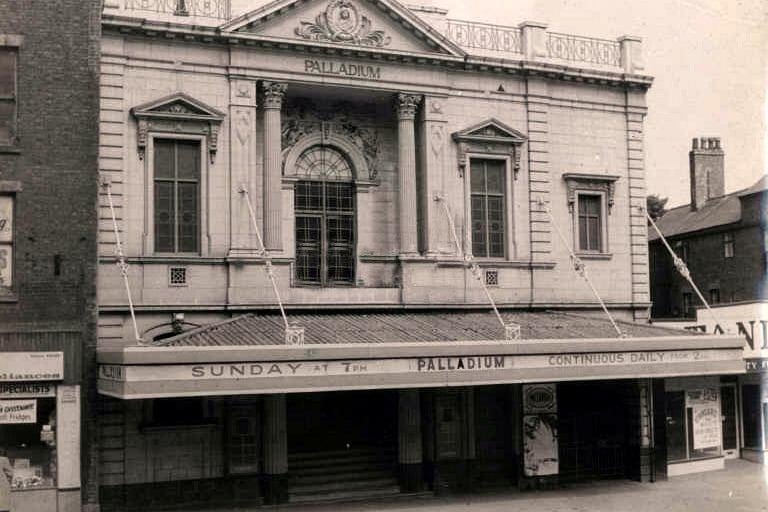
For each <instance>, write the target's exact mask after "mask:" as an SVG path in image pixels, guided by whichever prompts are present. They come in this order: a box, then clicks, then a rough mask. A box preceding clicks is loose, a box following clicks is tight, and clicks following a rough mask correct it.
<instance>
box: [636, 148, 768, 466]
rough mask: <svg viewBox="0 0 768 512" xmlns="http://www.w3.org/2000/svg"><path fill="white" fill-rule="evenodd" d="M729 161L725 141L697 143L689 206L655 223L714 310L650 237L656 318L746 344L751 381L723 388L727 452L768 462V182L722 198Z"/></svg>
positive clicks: (745, 378) (728, 380)
mask: <svg viewBox="0 0 768 512" xmlns="http://www.w3.org/2000/svg"><path fill="white" fill-rule="evenodd" d="M724 160H725V155H724V151H723V148H722V147H721V143H720V139H718V138H704V137H702V138H697V139H693V144H692V149H691V152H690V176H691V178H690V180H691V203H690V204H687V205H684V206H679V207H677V208H672V209H671V210H669V211H668V212H666V213H665V214H664V215H663V216H662V217H661V218H660V219H658V220H657V221H656V224H657V226H658V228H659V230H660V231H661V233H662V234H663V235H664V237H665V238H666V240H667V242H668V243H669V245H670V247H671V248H672V249H673V250H674V251H675V253H676V254H677V255H678V256H679V257H680V258H681V259H682V260H683V261H684V262H685V264H686V267H687V268H688V269H689V271H690V274H691V278H692V280H693V282H694V283H696V286H697V287H698V288H699V290H700V292H701V293H702V295H703V296H704V299H705V300H706V301H707V302H708V303H709V305H710V306H711V308H712V310H711V312H710V311H708V310H707V309H706V308H705V307H704V306H703V305H702V303H701V300H700V299H699V297H698V295H697V294H696V292H695V290H694V289H693V287H692V286H691V285H690V283H689V282H688V281H687V280H686V279H685V278H684V277H683V276H682V275H681V274H680V273H679V272H678V271H677V269H676V268H675V265H674V262H673V260H672V256H671V255H670V254H669V250H668V249H667V248H666V247H665V246H664V244H663V242H662V240H661V238H660V237H659V236H658V233H657V232H656V231H655V230H650V231H649V237H648V239H649V258H650V270H651V300H652V301H653V307H652V318H653V319H654V321H655V322H657V323H658V324H659V325H665V326H671V325H673V323H675V322H677V323H678V324H680V326H684V327H685V328H688V329H693V330H698V331H703V332H709V333H727V334H737V335H739V336H741V337H742V339H743V340H744V359H745V370H746V374H745V375H741V376H738V378H736V377H733V376H728V377H723V378H722V382H721V399H722V406H723V417H724V422H723V449H724V450H725V452H726V453H727V455H728V456H732V457H739V456H741V457H744V458H747V459H750V460H755V461H765V456H764V453H765V451H766V450H767V449H768V446H767V445H766V443H767V442H768V441H766V439H768V435H767V433H768V366H767V365H766V361H768V350H767V349H768V345H766V343H768V336H767V335H766V332H768V331H767V330H768V309H767V308H766V304H765V302H764V301H765V293H766V284H768V282H767V281H766V276H767V275H768V274H767V272H766V269H768V230H767V229H766V226H768V209H766V204H768V179H767V178H765V177H762V178H761V179H759V180H758V181H757V182H756V183H755V184H753V185H752V186H750V187H748V188H746V189H743V190H739V191H737V192H732V193H729V194H725V164H724ZM680 322H683V323H680ZM670 421H675V420H674V419H671V420H670Z"/></svg>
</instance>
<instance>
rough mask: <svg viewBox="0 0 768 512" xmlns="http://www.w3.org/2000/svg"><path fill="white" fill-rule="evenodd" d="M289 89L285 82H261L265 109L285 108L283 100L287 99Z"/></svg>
mask: <svg viewBox="0 0 768 512" xmlns="http://www.w3.org/2000/svg"><path fill="white" fill-rule="evenodd" d="M287 89H288V84H286V83H285V82H270V81H266V80H265V81H263V82H261V94H262V98H263V99H262V103H263V105H264V108H265V109H268V108H273V109H279V108H281V107H282V106H283V99H285V91H286V90H287Z"/></svg>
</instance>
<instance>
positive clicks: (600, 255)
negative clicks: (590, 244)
mask: <svg viewBox="0 0 768 512" xmlns="http://www.w3.org/2000/svg"><path fill="white" fill-rule="evenodd" d="M576 256H578V257H579V258H580V259H582V260H610V259H612V258H613V254H612V253H610V252H577V253H576Z"/></svg>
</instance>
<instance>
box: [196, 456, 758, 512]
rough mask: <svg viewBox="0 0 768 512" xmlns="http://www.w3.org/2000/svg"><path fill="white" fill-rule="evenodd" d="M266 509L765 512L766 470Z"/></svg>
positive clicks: (730, 464) (737, 464) (738, 466)
mask: <svg viewBox="0 0 768 512" xmlns="http://www.w3.org/2000/svg"><path fill="white" fill-rule="evenodd" d="M265 509H267V510H269V509H279V510H281V511H285V512H331V511H333V512H358V511H359V512H370V511H377V512H378V511H382V512H470V511H471V512H502V511H503V512H508V511H517V510H519V511H524V512H624V511H626V512H662V511H663V512H688V511H695V512H710V511H712V512H715V511H716V512H721V511H722V512H768V465H765V466H761V465H759V464H755V463H752V462H748V461H744V460H730V461H726V468H725V469H724V470H720V471H710V472H707V473H697V474H692V475H684V476H677V477H673V478H670V479H669V480H667V481H663V482H656V483H639V482H631V481H626V480H621V481H616V480H613V481H603V482H591V483H584V484H575V485H570V486H567V487H563V488H558V489H554V490H545V491H526V492H519V491H513V490H507V491H501V492H495V493H485V494H473V495H464V496H449V497H432V496H430V497H419V498H417V497H410V498H397V499H390V500H378V501H366V502H354V503H325V504H316V505H283V506H279V507H261V508H260V509H254V510H262V511H264V510H265ZM244 510H246V509H228V510H218V511H216V512H236V511H237V512H243V511H244ZM208 512H210V511H208Z"/></svg>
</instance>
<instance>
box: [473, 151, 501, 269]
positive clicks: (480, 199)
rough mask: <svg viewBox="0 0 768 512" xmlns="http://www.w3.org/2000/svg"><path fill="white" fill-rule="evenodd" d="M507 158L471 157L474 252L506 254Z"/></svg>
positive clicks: (486, 255) (483, 255)
mask: <svg viewBox="0 0 768 512" xmlns="http://www.w3.org/2000/svg"><path fill="white" fill-rule="evenodd" d="M505 171H506V161H505V160H490V159H476V158H472V159H471V164H470V187H471V210H472V254H473V255H474V256H476V257H479V258H503V257H504V253H505V250H504V247H505V240H504V239H505V231H506V229H505V228H506V226H505V224H506V223H505V222H504V220H505V216H506V214H505V210H506V208H505V204H506V194H505V191H506V180H505V176H504V175H505Z"/></svg>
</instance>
